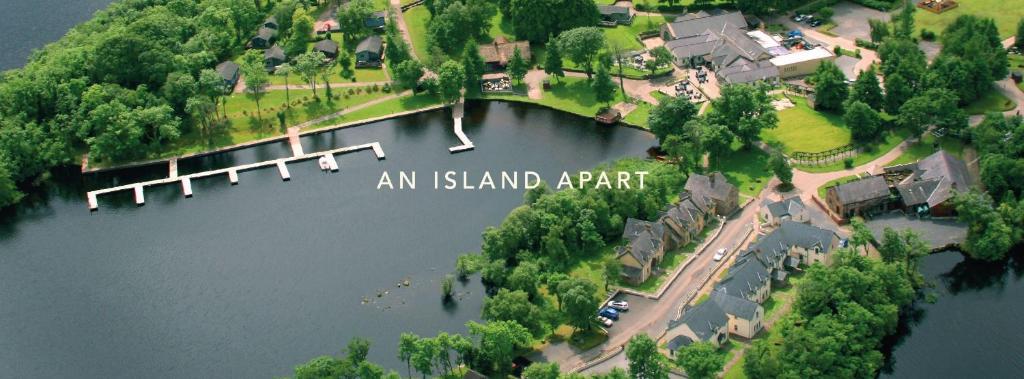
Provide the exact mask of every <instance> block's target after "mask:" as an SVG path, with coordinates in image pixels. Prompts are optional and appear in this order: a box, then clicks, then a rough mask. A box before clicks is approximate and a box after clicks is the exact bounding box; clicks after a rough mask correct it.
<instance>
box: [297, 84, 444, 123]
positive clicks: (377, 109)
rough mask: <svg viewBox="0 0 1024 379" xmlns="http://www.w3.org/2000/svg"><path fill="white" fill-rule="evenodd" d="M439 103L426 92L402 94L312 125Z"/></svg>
mask: <svg viewBox="0 0 1024 379" xmlns="http://www.w3.org/2000/svg"><path fill="white" fill-rule="evenodd" d="M440 103H441V101H440V100H438V99H437V97H436V96H433V95H429V94H426V93H420V94H417V95H409V96H402V97H399V98H394V99H390V100H385V101H382V102H380V103H377V104H374V105H371V106H369V107H366V108H363V109H359V110H356V111H353V112H351V113H346V114H343V115H341V116H339V117H337V118H334V119H330V120H327V121H324V122H321V123H319V124H316V125H314V126H313V128H314V129H317V128H323V127H326V126H330V125H336V124H340V123H346V122H355V121H361V120H368V119H371V118H377V117H383V116H387V115H391V114H395V113H399V112H407V111H411V110H416V109H422V108H426V107H429V106H432V105H437V104H440Z"/></svg>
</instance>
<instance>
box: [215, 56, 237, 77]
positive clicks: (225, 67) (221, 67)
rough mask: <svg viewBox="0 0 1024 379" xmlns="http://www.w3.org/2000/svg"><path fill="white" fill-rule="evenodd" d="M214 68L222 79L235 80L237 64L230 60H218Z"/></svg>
mask: <svg viewBox="0 0 1024 379" xmlns="http://www.w3.org/2000/svg"><path fill="white" fill-rule="evenodd" d="M216 70H217V73H218V74H220V77H221V78H223V79H224V80H235V78H237V77H238V64H237V63H235V62H232V61H224V62H220V64H218V65H217V69H216Z"/></svg>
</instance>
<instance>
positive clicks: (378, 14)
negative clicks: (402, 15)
mask: <svg viewBox="0 0 1024 379" xmlns="http://www.w3.org/2000/svg"><path fill="white" fill-rule="evenodd" d="M370 17H372V18H386V17H388V12H385V11H379V12H373V14H371V15H370Z"/></svg>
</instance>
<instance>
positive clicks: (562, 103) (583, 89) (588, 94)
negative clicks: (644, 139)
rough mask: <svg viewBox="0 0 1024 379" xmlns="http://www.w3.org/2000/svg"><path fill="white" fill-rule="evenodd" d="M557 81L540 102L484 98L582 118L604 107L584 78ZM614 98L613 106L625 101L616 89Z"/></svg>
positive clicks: (521, 99) (511, 96)
mask: <svg viewBox="0 0 1024 379" xmlns="http://www.w3.org/2000/svg"><path fill="white" fill-rule="evenodd" d="M559 80H560V81H559V82H557V83H555V82H554V81H552V83H551V89H550V90H547V91H544V94H543V97H542V98H541V99H540V100H536V99H530V98H528V97H525V96H519V95H487V96H486V98H488V99H500V100H509V101H519V102H524V103H534V104H540V105H545V106H548V107H551V108H555V109H558V110H561V111H565V112H569V113H574V114H578V115H580V116H584V117H594V115H595V114H597V111H598V110H600V109H601V108H604V107H605V104H602V103H598V102H597V100H596V99H595V98H594V91H592V90H591V89H590V82H588V81H587V79H586V78H560V79H559ZM615 96H616V97H615V100H613V101H612V104H613V105H614V104H615V103H618V102H621V101H624V100H625V98H623V97H622V93H621V92H620V91H618V89H617V88H616V91H615ZM645 124H646V123H645Z"/></svg>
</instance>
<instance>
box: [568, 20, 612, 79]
mask: <svg viewBox="0 0 1024 379" xmlns="http://www.w3.org/2000/svg"><path fill="white" fill-rule="evenodd" d="M602 48H604V32H602V31H601V29H600V28H596V27H581V28H575V29H570V30H567V31H565V32H562V34H559V35H558V50H559V51H560V52H561V53H562V55H563V56H564V57H566V58H569V60H571V61H572V62H573V63H576V64H577V65H579V66H580V67H583V70H584V71H585V72H586V73H587V78H588V79H589V78H590V77H591V73H593V72H594V59H595V58H597V54H598V53H599V52H601V49H602Z"/></svg>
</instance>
